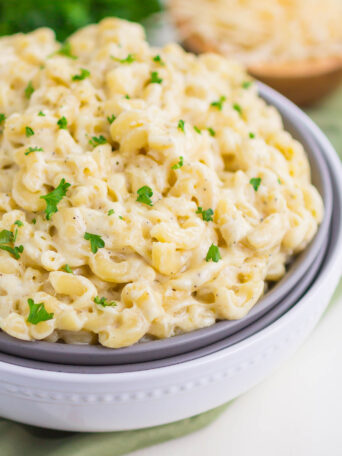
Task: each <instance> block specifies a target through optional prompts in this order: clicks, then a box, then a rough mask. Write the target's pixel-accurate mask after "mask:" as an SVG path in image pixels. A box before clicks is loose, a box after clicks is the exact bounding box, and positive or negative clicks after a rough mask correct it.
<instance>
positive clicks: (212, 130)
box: [207, 127, 216, 136]
mask: <svg viewBox="0 0 342 456" xmlns="http://www.w3.org/2000/svg"><path fill="white" fill-rule="evenodd" d="M207 130H208V132H209V135H210V136H215V135H216V131H215V130H214V129H213V128H211V127H208V128H207Z"/></svg>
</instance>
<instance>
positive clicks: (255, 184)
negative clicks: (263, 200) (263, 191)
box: [249, 177, 261, 192]
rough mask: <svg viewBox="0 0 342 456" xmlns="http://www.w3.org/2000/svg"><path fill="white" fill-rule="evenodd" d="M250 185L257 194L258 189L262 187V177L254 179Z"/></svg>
mask: <svg viewBox="0 0 342 456" xmlns="http://www.w3.org/2000/svg"><path fill="white" fill-rule="evenodd" d="M249 183H250V184H251V186H252V187H253V188H254V190H255V191H256V192H257V191H258V188H259V187H260V184H261V177H252V179H251V180H250V181H249Z"/></svg>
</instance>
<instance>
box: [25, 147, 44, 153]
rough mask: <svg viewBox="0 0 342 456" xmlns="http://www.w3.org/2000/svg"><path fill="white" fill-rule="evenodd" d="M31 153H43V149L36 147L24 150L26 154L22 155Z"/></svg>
mask: <svg viewBox="0 0 342 456" xmlns="http://www.w3.org/2000/svg"><path fill="white" fill-rule="evenodd" d="M33 152H44V149H43V148H42V147H37V146H35V147H28V148H27V149H26V152H25V154H24V155H30V154H32V153H33Z"/></svg>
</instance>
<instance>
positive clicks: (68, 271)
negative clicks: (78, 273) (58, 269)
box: [62, 264, 73, 274]
mask: <svg viewBox="0 0 342 456" xmlns="http://www.w3.org/2000/svg"><path fill="white" fill-rule="evenodd" d="M62 270H63V271H64V272H67V273H68V274H73V272H72V269H71V267H70V266H69V265H68V264H65V265H64V266H62Z"/></svg>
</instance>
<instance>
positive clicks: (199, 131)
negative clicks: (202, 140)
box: [194, 125, 202, 135]
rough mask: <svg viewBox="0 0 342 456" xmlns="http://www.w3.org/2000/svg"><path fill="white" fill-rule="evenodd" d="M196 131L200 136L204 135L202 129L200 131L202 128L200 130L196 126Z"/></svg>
mask: <svg viewBox="0 0 342 456" xmlns="http://www.w3.org/2000/svg"><path fill="white" fill-rule="evenodd" d="M194 130H195V132H196V133H198V134H199V135H201V134H202V131H201V129H200V128H198V127H196V125H194Z"/></svg>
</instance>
